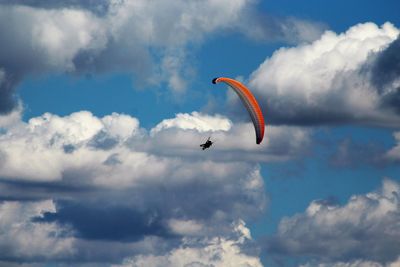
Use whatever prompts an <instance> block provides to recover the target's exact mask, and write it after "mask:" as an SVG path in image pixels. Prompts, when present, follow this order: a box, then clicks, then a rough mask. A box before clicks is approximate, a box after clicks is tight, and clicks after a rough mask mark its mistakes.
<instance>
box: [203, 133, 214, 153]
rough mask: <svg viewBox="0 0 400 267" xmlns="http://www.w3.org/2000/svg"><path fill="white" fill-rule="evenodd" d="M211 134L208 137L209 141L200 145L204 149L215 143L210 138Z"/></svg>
mask: <svg viewBox="0 0 400 267" xmlns="http://www.w3.org/2000/svg"><path fill="white" fill-rule="evenodd" d="M210 138H211V136H210V137H208V139H207V141H206V142H205V143H204V144H201V145H200V147H201V148H202V149H203V150H204V149H207V148H209V147H211V146H212V144H213V143H214V142H213V141H211V140H210Z"/></svg>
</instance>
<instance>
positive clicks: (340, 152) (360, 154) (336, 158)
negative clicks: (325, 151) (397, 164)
mask: <svg viewBox="0 0 400 267" xmlns="http://www.w3.org/2000/svg"><path fill="white" fill-rule="evenodd" d="M335 147H336V150H335V151H334V152H333V153H332V154H331V155H330V157H329V163H330V164H331V165H332V166H334V167H339V168H349V167H350V168H356V167H360V166H376V167H384V166H385V165H386V164H388V163H389V162H388V160H387V159H385V156H384V155H385V153H386V149H385V145H384V144H382V143H378V142H368V143H363V142H360V141H357V140H354V139H352V138H346V139H344V140H342V141H340V142H339V144H335Z"/></svg>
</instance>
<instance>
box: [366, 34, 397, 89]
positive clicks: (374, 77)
mask: <svg viewBox="0 0 400 267" xmlns="http://www.w3.org/2000/svg"><path fill="white" fill-rule="evenodd" d="M399 77H400V37H398V38H397V39H396V40H394V41H393V42H392V43H391V44H390V45H389V46H388V47H387V48H386V49H385V50H383V51H381V52H379V53H377V54H376V55H375V60H374V62H372V66H371V81H372V83H373V84H374V85H375V86H376V87H378V88H379V89H383V88H384V87H386V86H388V85H390V84H391V83H393V81H395V80H398V79H399Z"/></svg>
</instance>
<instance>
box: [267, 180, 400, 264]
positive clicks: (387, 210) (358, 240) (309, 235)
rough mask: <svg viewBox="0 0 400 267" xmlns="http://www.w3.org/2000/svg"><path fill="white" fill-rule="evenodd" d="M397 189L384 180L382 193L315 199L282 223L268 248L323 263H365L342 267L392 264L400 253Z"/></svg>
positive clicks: (395, 183) (269, 241) (398, 191)
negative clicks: (334, 200) (346, 198)
mask: <svg viewBox="0 0 400 267" xmlns="http://www.w3.org/2000/svg"><path fill="white" fill-rule="evenodd" d="M399 193H400V185H399V184H398V183H397V182H395V181H393V180H389V179H385V180H384V181H383V185H382V188H380V189H379V190H378V191H375V192H371V193H368V194H365V195H355V196H352V197H351V198H350V199H349V201H348V202H347V203H346V204H345V205H342V206H340V205H336V204H332V203H329V202H327V201H313V202H312V203H311V204H310V205H309V206H308V208H307V210H306V211H305V212H304V213H301V214H296V215H294V216H292V217H287V218H284V219H283V220H282V221H281V222H280V224H279V228H278V232H277V234H276V235H275V236H274V237H272V238H271V239H269V240H268V241H267V243H268V245H267V247H268V251H269V252H270V253H272V254H274V253H277V254H279V255H284V256H285V257H287V256H307V257H309V258H310V259H316V260H317V261H320V262H345V263H346V262H356V263H355V264H357V261H360V262H366V263H365V264H367V265H351V264H349V265H343V266H382V265H385V264H389V263H390V262H394V261H396V260H397V259H398V257H399V256H400V254H399V251H400V242H399V236H400V228H399V223H398V221H399V214H400V213H399ZM368 262H376V264H382V265H373V264H372V265H368V264H369V263H368ZM322 266H324V265H322ZM338 266H342V265H338ZM385 266H386V265H385ZM388 266H389V265H388Z"/></svg>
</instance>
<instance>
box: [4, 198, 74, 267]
mask: <svg viewBox="0 0 400 267" xmlns="http://www.w3.org/2000/svg"><path fill="white" fill-rule="evenodd" d="M45 212H50V213H54V212H55V206H54V203H53V202H52V201H51V200H45V201H38V202H18V201H3V202H0V257H1V258H9V259H10V258H15V259H18V258H24V259H26V260H35V259H39V258H42V259H57V258H59V259H60V258H64V257H68V256H71V255H73V253H74V252H75V251H74V247H73V245H74V238H72V237H68V229H67V228H64V229H63V228H62V227H60V226H59V225H57V224H56V223H38V222H34V221H33V219H34V218H37V217H41V216H43V214H44V213H45Z"/></svg>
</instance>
